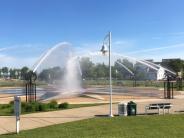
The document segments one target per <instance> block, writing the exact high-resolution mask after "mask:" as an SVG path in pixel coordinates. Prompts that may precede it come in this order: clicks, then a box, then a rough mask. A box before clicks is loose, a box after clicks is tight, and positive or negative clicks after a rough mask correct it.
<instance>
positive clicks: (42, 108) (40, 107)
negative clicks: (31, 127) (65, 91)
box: [38, 103, 48, 111]
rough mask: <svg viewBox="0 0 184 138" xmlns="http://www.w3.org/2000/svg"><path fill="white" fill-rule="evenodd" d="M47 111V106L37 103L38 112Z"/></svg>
mask: <svg viewBox="0 0 184 138" xmlns="http://www.w3.org/2000/svg"><path fill="white" fill-rule="evenodd" d="M47 110H48V106H47V104H44V103H39V110H38V111H47Z"/></svg>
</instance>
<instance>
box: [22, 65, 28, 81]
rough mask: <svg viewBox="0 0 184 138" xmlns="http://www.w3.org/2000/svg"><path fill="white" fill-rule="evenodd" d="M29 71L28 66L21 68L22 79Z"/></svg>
mask: <svg viewBox="0 0 184 138" xmlns="http://www.w3.org/2000/svg"><path fill="white" fill-rule="evenodd" d="M28 71H29V68H28V67H23V68H22V69H21V78H22V79H25V75H26V73H27V72H28Z"/></svg>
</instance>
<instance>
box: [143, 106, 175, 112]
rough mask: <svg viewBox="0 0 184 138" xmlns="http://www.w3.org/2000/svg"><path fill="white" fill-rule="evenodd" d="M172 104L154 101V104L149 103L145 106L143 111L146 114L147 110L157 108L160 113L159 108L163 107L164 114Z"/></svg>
mask: <svg viewBox="0 0 184 138" xmlns="http://www.w3.org/2000/svg"><path fill="white" fill-rule="evenodd" d="M172 106H173V105H172V104H171V103H154V104H149V105H147V106H145V113H146V114H148V110H158V114H160V109H163V114H165V110H168V113H169V110H170V109H171V107H172Z"/></svg>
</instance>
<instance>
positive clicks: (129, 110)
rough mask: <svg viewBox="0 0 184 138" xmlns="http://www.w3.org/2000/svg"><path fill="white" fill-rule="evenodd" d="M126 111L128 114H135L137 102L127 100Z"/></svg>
mask: <svg viewBox="0 0 184 138" xmlns="http://www.w3.org/2000/svg"><path fill="white" fill-rule="evenodd" d="M127 113H128V116H135V115H136V114H137V104H136V103H134V102H133V101H130V102H128V105H127Z"/></svg>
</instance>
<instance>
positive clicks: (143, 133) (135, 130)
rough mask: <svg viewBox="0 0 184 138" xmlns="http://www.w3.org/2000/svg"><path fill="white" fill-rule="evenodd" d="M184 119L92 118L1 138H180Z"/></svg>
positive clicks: (168, 116) (182, 133) (171, 117)
mask: <svg viewBox="0 0 184 138" xmlns="http://www.w3.org/2000/svg"><path fill="white" fill-rule="evenodd" d="M183 136H184V115H163V116H162V115H160V116H158V115H154V116H137V117H114V118H93V119H87V120H82V121H76V122H70V123H65V124H59V125H53V126H49V127H44V128H38V129H33V130H26V131H21V132H20V134H18V135H16V134H7V135H1V136H0V138H86V137H87V138H108V137H109V138H153V137H154V138H176V137H178V138H182V137H183Z"/></svg>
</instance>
